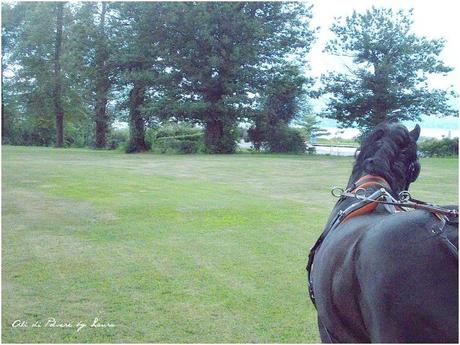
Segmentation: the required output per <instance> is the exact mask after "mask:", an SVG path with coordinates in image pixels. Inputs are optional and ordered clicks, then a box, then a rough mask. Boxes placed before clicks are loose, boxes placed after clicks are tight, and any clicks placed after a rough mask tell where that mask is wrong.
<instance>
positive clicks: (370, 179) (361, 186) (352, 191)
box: [331, 175, 458, 221]
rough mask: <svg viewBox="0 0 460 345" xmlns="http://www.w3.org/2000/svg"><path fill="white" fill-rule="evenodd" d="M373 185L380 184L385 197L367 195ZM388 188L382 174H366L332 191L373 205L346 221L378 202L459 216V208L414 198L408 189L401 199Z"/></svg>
mask: <svg viewBox="0 0 460 345" xmlns="http://www.w3.org/2000/svg"><path fill="white" fill-rule="evenodd" d="M373 186H380V187H381V189H380V190H381V191H382V194H383V195H384V197H378V198H374V199H371V198H370V197H366V195H365V192H366V188H367V187H373ZM387 189H390V190H391V188H390V185H389V184H388V182H386V181H385V179H383V178H382V177H380V176H373V175H366V176H363V177H361V178H360V179H359V180H358V181H356V182H355V183H354V184H353V187H352V188H349V189H347V190H343V189H342V188H340V187H334V188H333V189H332V191H331V193H332V195H333V196H335V197H337V198H355V199H358V200H363V201H369V202H370V205H372V207H369V206H368V207H367V208H368V210H367V209H366V210H363V212H361V213H359V214H356V215H354V214H350V215H349V217H347V219H344V221H345V220H348V219H349V218H352V217H353V216H357V215H361V214H365V213H369V212H372V211H373V210H374V209H375V208H377V206H378V204H383V205H392V206H396V208H397V209H398V210H400V211H407V210H405V209H404V208H412V209H419V210H425V211H428V212H430V213H434V214H436V215H438V214H439V215H446V216H453V217H458V211H457V210H451V209H447V208H445V207H440V206H437V205H433V204H430V203H427V202H423V201H420V200H416V199H413V198H412V197H411V195H410V193H409V192H408V191H402V192H400V193H399V195H398V197H399V200H396V199H394V198H393V197H392V196H391V195H390V193H388V192H387ZM366 211H367V212H366ZM350 216H351V217H350Z"/></svg>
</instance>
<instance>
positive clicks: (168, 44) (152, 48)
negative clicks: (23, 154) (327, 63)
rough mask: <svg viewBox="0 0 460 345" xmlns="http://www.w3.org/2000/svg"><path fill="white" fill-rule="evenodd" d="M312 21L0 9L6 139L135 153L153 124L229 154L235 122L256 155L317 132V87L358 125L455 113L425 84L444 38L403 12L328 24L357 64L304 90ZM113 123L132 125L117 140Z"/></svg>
mask: <svg viewBox="0 0 460 345" xmlns="http://www.w3.org/2000/svg"><path fill="white" fill-rule="evenodd" d="M311 19H312V10H311V6H309V5H308V4H305V3H302V2H300V3H295V2H294V3H290V2H135V1H130V2H65V3H62V2H7V3H2V66H1V67H2V88H3V93H2V134H3V136H2V140H3V143H9V144H15V145H40V146H51V145H55V146H66V147H68V146H74V147H95V148H113V147H118V146H120V145H121V144H122V142H123V144H122V146H123V147H124V149H125V150H126V151H127V152H142V151H146V150H149V149H150V148H151V144H152V143H151V140H150V138H147V137H146V136H147V132H149V129H150V128H157V127H158V125H159V123H169V122H177V123H184V122H187V123H189V124H190V125H191V126H199V127H200V128H203V131H204V132H203V143H202V144H201V143H200V144H197V143H178V142H177V141H173V140H169V143H168V145H166V146H174V147H176V149H177V150H179V151H186V152H195V151H202V150H203V151H204V152H209V153H232V152H235V150H236V148H237V143H238V140H239V138H240V136H241V135H240V133H239V132H240V130H239V129H238V128H239V127H238V126H239V125H244V126H246V128H248V127H249V130H248V137H249V139H250V140H251V141H252V142H253V144H254V147H255V148H256V149H257V150H259V149H261V148H263V149H265V150H268V151H270V152H303V147H304V144H302V143H301V141H300V140H299V139H300V136H299V133H298V130H296V129H292V125H293V124H296V125H297V128H299V130H300V134H301V135H302V136H303V140H304V141H314V140H315V138H316V137H318V136H320V135H321V134H322V132H321V131H320V129H319V127H318V126H317V120H316V119H315V117H314V116H310V117H308V115H306V114H311V109H310V107H309V100H310V98H311V97H316V96H319V95H320V94H323V95H325V94H327V95H330V96H331V98H330V99H329V103H328V107H327V111H326V113H325V114H323V115H325V116H327V117H330V118H333V119H336V120H338V122H339V124H340V125H342V126H358V127H359V128H361V129H362V130H364V131H366V130H368V129H369V128H371V127H373V126H374V125H375V124H377V123H378V122H380V121H381V120H383V119H387V118H397V119H400V120H408V119H417V118H418V117H419V115H421V114H435V113H438V114H440V115H445V114H449V113H452V112H454V109H452V108H451V107H450V106H449V105H448V104H449V102H448V101H449V97H450V96H452V95H451V93H449V92H447V91H446V90H440V89H430V88H429V84H428V76H429V75H430V74H440V73H442V74H445V73H448V72H449V71H451V70H452V69H451V68H450V67H448V66H445V65H444V64H443V62H442V61H441V60H440V53H441V51H442V49H443V46H444V41H443V40H442V39H440V40H428V39H426V38H424V37H418V36H416V35H414V34H412V33H411V31H410V30H411V26H412V20H411V13H405V12H401V11H400V12H397V13H394V12H393V11H392V10H386V9H375V8H372V9H371V10H369V11H367V12H365V13H363V14H358V13H354V14H353V15H352V16H350V17H347V18H345V19H344V20H342V19H340V20H338V21H337V22H336V23H335V24H334V25H333V26H332V28H331V30H332V32H333V33H334V34H335V35H336V39H333V40H332V41H330V42H329V44H328V45H327V46H326V52H329V53H331V54H335V55H342V56H348V57H349V58H350V62H352V63H353V67H350V68H349V73H335V72H331V73H329V74H328V75H325V76H323V77H322V82H323V87H322V89H321V92H318V91H315V92H313V91H312V86H313V84H314V79H313V78H310V77H308V70H309V64H308V60H307V57H308V53H309V51H310V49H311V46H312V44H313V41H314V38H315V34H316V29H314V28H311V27H310V22H311ZM117 122H124V123H128V125H129V140H128V142H127V143H124V139H123V138H122V137H121V136H120V134H121V133H120V132H118V130H117V129H116V128H118V127H119V126H118V125H117ZM112 132H113V133H112ZM122 139H123V140H122ZM167 141H168V140H166V141H165V142H167ZM180 147H182V148H180ZM162 150H166V149H162Z"/></svg>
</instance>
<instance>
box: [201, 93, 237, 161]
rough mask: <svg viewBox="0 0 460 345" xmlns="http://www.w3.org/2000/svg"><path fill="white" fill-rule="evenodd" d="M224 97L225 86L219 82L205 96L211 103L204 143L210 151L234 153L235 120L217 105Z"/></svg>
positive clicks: (207, 150) (206, 100)
mask: <svg viewBox="0 0 460 345" xmlns="http://www.w3.org/2000/svg"><path fill="white" fill-rule="evenodd" d="M222 97H223V86H222V85H219V84H218V85H216V86H215V87H213V88H211V89H210V90H209V91H208V92H207V93H206V94H205V97H204V99H205V102H206V103H208V104H209V110H208V116H207V118H206V120H205V129H204V145H205V148H206V152H208V153H233V152H235V149H236V131H235V120H234V119H233V118H232V116H231V114H227V113H225V111H224V110H222V109H221V108H220V107H219V106H218V105H217V104H218V102H219V101H220V100H221V99H222Z"/></svg>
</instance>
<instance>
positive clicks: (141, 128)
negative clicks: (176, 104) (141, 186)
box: [110, 2, 174, 152]
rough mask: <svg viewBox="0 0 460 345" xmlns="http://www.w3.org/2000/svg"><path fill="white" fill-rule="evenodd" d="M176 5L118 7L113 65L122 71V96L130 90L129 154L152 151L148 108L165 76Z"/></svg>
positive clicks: (140, 4) (122, 4)
mask: <svg viewBox="0 0 460 345" xmlns="http://www.w3.org/2000/svg"><path fill="white" fill-rule="evenodd" d="M172 6H174V4H173V3H161V2H149V3H147V2H145V3H142V2H126V3H117V7H115V6H114V8H115V10H116V11H117V13H118V18H119V19H117V18H114V21H115V22H114V23H112V24H111V25H112V27H114V28H116V30H115V32H114V36H116V40H114V41H113V44H114V46H115V49H114V54H113V55H112V56H111V58H110V63H111V64H112V65H113V66H115V67H116V70H117V72H118V76H117V81H116V83H117V87H118V89H119V91H120V92H121V93H125V94H126V92H125V90H126V89H127V88H129V92H128V94H127V98H128V100H127V101H126V102H123V104H122V105H123V106H125V108H127V109H128V112H129V115H128V123H129V128H130V141H129V144H128V147H127V152H142V151H146V150H148V143H147V142H146V141H145V126H146V122H148V121H149V117H150V114H149V113H148V111H147V110H146V109H145V108H146V103H147V101H148V100H149V99H150V98H154V96H155V94H156V93H157V88H158V87H159V85H158V84H160V78H161V76H162V75H163V74H164V73H165V68H166V66H165V64H164V60H165V59H164V46H165V44H166V43H165V42H166V40H165V32H166V31H165V27H166V24H165V20H166V19H165V18H167V17H168V15H169V10H170V8H171V7H172Z"/></svg>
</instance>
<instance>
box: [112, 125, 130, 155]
mask: <svg viewBox="0 0 460 345" xmlns="http://www.w3.org/2000/svg"><path fill="white" fill-rule="evenodd" d="M128 141H129V130H128V129H127V128H116V129H113V130H112V131H111V132H110V134H109V135H108V137H107V146H108V148H109V149H111V150H115V149H117V148H124V147H125V146H126V145H127V144H128Z"/></svg>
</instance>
